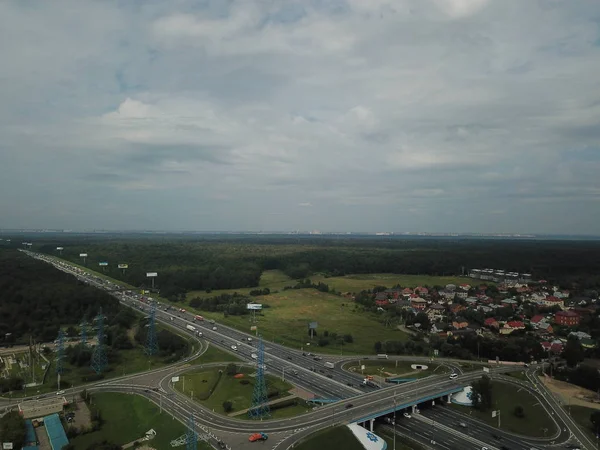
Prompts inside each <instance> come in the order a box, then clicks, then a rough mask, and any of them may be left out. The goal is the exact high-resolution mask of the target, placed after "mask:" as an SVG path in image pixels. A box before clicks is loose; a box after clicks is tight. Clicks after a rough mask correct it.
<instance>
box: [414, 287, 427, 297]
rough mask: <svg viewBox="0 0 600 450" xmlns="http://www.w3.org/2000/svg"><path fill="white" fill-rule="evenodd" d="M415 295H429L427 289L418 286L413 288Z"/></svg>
mask: <svg viewBox="0 0 600 450" xmlns="http://www.w3.org/2000/svg"><path fill="white" fill-rule="evenodd" d="M417 293H418V294H420V295H429V289H427V288H426V287H423V286H419V287H416V288H415V294H417Z"/></svg>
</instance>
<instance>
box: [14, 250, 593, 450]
mask: <svg viewBox="0 0 600 450" xmlns="http://www.w3.org/2000/svg"><path fill="white" fill-rule="evenodd" d="M27 253H28V254H30V255H31V256H34V257H36V258H38V259H41V260H43V261H46V262H49V263H51V264H53V265H54V266H55V267H57V268H58V269H60V270H63V271H65V272H68V273H71V274H73V275H74V276H76V277H77V278H79V279H80V280H84V281H85V282H86V283H89V284H92V285H95V286H97V287H98V288H101V289H104V290H107V291H111V293H113V294H114V295H115V296H117V298H119V300H120V301H121V302H122V303H124V304H126V305H128V306H130V307H134V308H137V309H141V308H146V309H147V305H145V304H143V303H141V302H140V301H139V297H138V296H137V295H127V294H125V293H124V292H122V291H116V290H114V289H115V288H116V287H117V286H116V285H114V284H112V283H109V282H106V281H104V280H101V279H100V278H98V277H94V276H90V275H87V276H84V275H83V274H82V273H81V272H80V271H79V270H78V269H76V268H75V267H72V266H70V265H68V264H67V263H65V262H64V261H62V260H59V259H57V258H52V257H49V256H46V255H39V254H34V253H32V252H27ZM167 306H168V305H165V304H160V305H159V307H158V308H157V315H156V318H157V320H159V321H161V322H163V323H164V324H166V325H168V326H170V327H173V328H176V329H178V330H180V332H181V334H188V335H190V336H194V337H195V338H196V339H199V338H198V336H197V333H194V332H191V331H190V330H188V329H187V328H186V326H188V325H192V326H193V327H195V328H196V331H201V332H202V337H201V339H203V340H206V341H208V342H210V343H212V344H214V345H216V346H217V347H221V348H224V349H226V350H228V351H230V352H232V353H235V354H236V355H237V356H238V357H240V358H241V359H243V360H246V361H247V362H248V363H249V364H252V363H255V361H254V359H253V358H252V354H253V353H256V347H255V344H256V337H255V336H251V335H249V334H246V333H242V332H240V331H238V330H236V329H233V328H230V327H226V326H224V325H222V324H219V323H216V324H213V323H209V322H208V321H196V320H194V314H191V313H189V312H181V311H178V310H176V309H168V310H165V308H167ZM215 327H216V330H214V329H213V328H215ZM248 338H251V339H252V340H251V341H249V340H248ZM199 340H200V339H199ZM232 345H235V346H236V347H237V350H236V351H233V350H231V346H232ZM264 345H265V365H266V370H267V371H268V372H270V373H272V374H273V375H276V376H281V375H282V374H283V371H284V370H285V378H286V380H288V381H290V382H291V383H292V384H294V385H296V386H298V387H300V388H302V389H305V390H307V391H309V392H312V393H314V394H315V395H316V396H317V397H320V398H325V399H339V400H340V401H339V402H336V403H332V404H328V405H325V406H321V407H318V408H315V409H313V410H312V411H311V412H307V413H305V414H303V415H300V416H297V417H293V418H288V419H281V420H266V421H262V422H261V424H260V427H257V424H256V422H251V421H247V420H240V419H235V418H231V417H226V416H222V415H219V414H216V413H214V412H212V411H210V410H208V409H206V408H204V407H203V406H201V405H200V404H198V403H196V402H193V401H191V400H190V399H188V398H186V397H185V396H184V395H183V394H181V393H180V392H179V391H176V390H174V389H173V387H172V385H171V383H170V380H171V377H172V376H175V375H177V374H184V373H185V372H187V371H192V370H194V368H195V367H194V366H190V365H189V364H186V363H187V362H188V361H190V360H191V359H193V358H195V357H196V355H194V356H191V357H189V358H186V360H184V361H182V362H180V363H178V364H175V365H173V366H170V367H167V368H163V369H159V370H154V371H149V372H146V373H143V374H138V375H132V376H127V377H120V378H118V379H114V380H111V381H106V382H101V383H94V384H93V385H90V386H88V390H89V391H91V392H93V391H117V392H129V393H136V394H139V395H143V396H145V397H147V398H149V399H150V400H152V401H153V402H155V403H156V404H157V405H160V406H161V407H162V408H163V409H164V410H165V411H168V412H169V413H170V414H171V415H173V416H174V417H176V418H177V419H179V420H181V421H183V423H185V422H186V420H187V418H188V417H189V415H190V413H191V412H193V413H194V415H195V417H196V422H197V423H199V424H200V425H201V426H203V427H205V428H204V430H205V432H206V431H207V430H209V431H208V432H209V433H210V434H213V435H214V437H215V438H214V439H212V441H211V444H212V445H213V446H216V442H217V440H218V439H217V436H218V437H219V438H220V439H222V440H224V441H225V442H226V443H228V444H229V445H230V446H231V448H236V449H237V448H245V447H247V446H250V447H251V446H252V444H249V443H248V441H247V436H248V434H249V433H252V432H255V431H267V432H268V433H269V435H270V441H269V442H270V443H273V444H274V446H273V447H272V448H282V449H287V448H290V447H291V446H293V444H294V443H295V442H297V441H298V440H300V439H302V438H304V437H305V436H307V435H309V434H311V433H313V432H315V431H317V430H319V429H322V428H325V427H328V426H331V425H333V424H345V423H350V422H354V421H358V420H361V421H362V420H366V419H367V418H370V417H375V416H377V415H379V413H382V412H386V411H388V412H390V413H391V411H393V409H395V408H399V407H401V406H409V405H412V404H415V403H417V402H418V400H420V399H423V398H426V397H431V398H438V397H441V395H442V394H443V393H446V392H449V391H452V390H457V389H458V388H460V387H462V386H466V385H468V384H469V383H470V382H471V381H473V380H475V379H477V378H479V377H480V376H481V374H482V373H481V372H480V371H476V372H468V373H461V370H460V367H459V366H458V365H457V363H456V362H453V361H444V362H443V364H445V365H447V366H448V367H450V368H451V369H452V370H454V371H455V372H456V373H458V374H459V376H458V378H456V379H454V380H450V379H449V378H448V376H447V375H435V376H430V377H427V378H423V379H420V380H416V381H414V382H411V383H405V384H402V385H393V386H390V385H386V384H384V386H383V387H382V388H379V387H377V386H364V385H363V386H361V385H362V377H361V376H360V375H358V374H354V373H350V372H348V371H346V370H343V368H342V365H343V362H344V361H350V360H354V361H356V360H357V359H365V358H368V357H369V356H364V357H362V358H359V357H357V356H353V357H351V358H350V357H348V358H345V359H344V358H340V357H330V356H323V357H322V359H321V360H315V356H314V355H308V354H307V353H304V354H303V352H301V351H298V350H294V349H290V348H287V347H284V346H282V345H279V344H275V343H271V342H265V343H264ZM370 357H371V358H374V356H372V355H371V356H370ZM399 359H402V358H399ZM404 359H410V360H411V361H415V362H417V361H419V362H421V361H427V358H419V357H410V358H408V357H406V358H404ZM325 361H331V362H335V363H336V365H335V367H334V369H326V368H325V367H324V362H325ZM437 362H441V361H440V360H438V361H437ZM312 368H314V371H313V370H311V369H312ZM537 369H538V368H537V367H530V368H529V369H528V370H527V376H528V377H529V380H530V382H531V383H524V382H522V381H519V380H517V379H515V378H512V377H506V376H504V375H502V373H503V372H507V371H509V370H511V368H510V367H508V368H507V367H499V368H492V369H491V372H490V375H491V376H492V377H493V378H495V379H498V380H501V381H503V382H508V383H512V384H514V385H515V389H527V390H528V391H529V392H530V393H531V394H532V395H535V396H536V397H537V398H538V399H539V401H540V403H541V404H542V405H543V406H544V408H545V409H546V410H547V411H548V412H549V413H550V415H551V417H552V418H553V420H554V421H555V423H556V429H555V430H549V432H548V436H547V439H532V438H526V437H519V436H515V435H513V434H510V433H506V432H502V431H498V430H497V429H496V428H493V427H490V426H488V425H485V424H483V423H482V422H479V421H476V420H473V419H471V418H469V417H468V416H465V415H461V414H459V413H456V412H455V411H450V409H449V408H447V407H444V406H442V404H441V403H442V402H441V401H439V400H437V401H436V406H435V407H423V406H420V408H421V411H420V414H413V415H412V417H411V418H405V417H403V416H402V411H399V412H397V414H396V426H395V431H396V432H397V433H399V434H403V435H408V436H410V437H411V438H412V439H413V440H416V441H418V442H419V443H421V444H422V446H424V447H425V448H431V449H446V450H455V449H456V450H461V449H475V448H477V449H481V448H483V447H485V448H488V449H490V450H492V449H502V448H510V449H519V450H520V449H523V450H530V449H532V448H537V449H541V448H565V444H566V443H567V442H569V443H571V444H572V443H573V442H575V441H574V439H575V438H576V439H577V441H578V442H579V443H578V444H577V446H578V448H588V449H590V450H591V449H592V448H595V443H594V442H591V441H590V440H589V439H588V438H587V436H586V435H585V434H583V433H582V432H581V430H579V428H578V427H577V425H576V424H575V423H574V422H573V420H572V419H571V417H570V416H569V415H568V414H567V413H566V411H565V410H564V408H563V407H562V406H561V405H560V404H559V402H558V401H557V400H556V399H555V398H554V396H552V394H550V393H549V392H548V391H547V390H546V388H545V387H544V386H543V384H542V383H539V382H538V380H537V377H536V376H535V371H536V370H537ZM512 370H514V368H513V369H512ZM327 375H329V377H328V376H327ZM150 387H159V389H158V390H157V391H154V390H152V389H149V388H150ZM78 390H81V388H78V389H77V391H78ZM74 391H76V390H75V389H74ZM73 393H74V392H73ZM68 394H71V392H68ZM5 402H6V401H5ZM349 404H351V405H352V407H348V405H349ZM427 405H430V401H428V402H427ZM407 411H408V409H407ZM388 416H391V414H388ZM459 422H462V423H464V424H465V425H466V427H464V428H463V427H460V426H457V424H458V423H459ZM366 426H367V427H368V426H369V425H368V422H367V423H366ZM385 427H387V428H388V430H392V427H391V426H390V425H389V424H388V425H385ZM257 428H260V430H257ZM390 432H391V431H390ZM215 448H217V447H215Z"/></svg>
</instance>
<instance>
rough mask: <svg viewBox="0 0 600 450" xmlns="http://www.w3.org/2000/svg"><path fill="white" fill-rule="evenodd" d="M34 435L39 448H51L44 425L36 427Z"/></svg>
mask: <svg viewBox="0 0 600 450" xmlns="http://www.w3.org/2000/svg"><path fill="white" fill-rule="evenodd" d="M35 436H36V437H37V440H38V442H39V443H40V444H39V445H38V448H39V450H52V447H51V446H50V440H49V439H48V433H46V427H37V428H36V429H35Z"/></svg>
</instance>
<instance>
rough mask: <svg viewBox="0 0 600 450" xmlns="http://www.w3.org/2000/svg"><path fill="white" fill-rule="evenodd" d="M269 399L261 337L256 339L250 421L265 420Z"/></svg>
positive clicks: (268, 411)
mask: <svg viewBox="0 0 600 450" xmlns="http://www.w3.org/2000/svg"><path fill="white" fill-rule="evenodd" d="M268 402H269V397H268V393H267V383H266V381H265V347H264V345H263V340H262V336H260V337H259V339H258V358H257V359H256V377H255V378H254V391H253V392H252V406H251V407H250V409H249V410H248V416H250V418H251V419H255V420H259V419H260V420H262V419H267V418H268V417H269V416H270V415H271V412H270V410H269V404H268Z"/></svg>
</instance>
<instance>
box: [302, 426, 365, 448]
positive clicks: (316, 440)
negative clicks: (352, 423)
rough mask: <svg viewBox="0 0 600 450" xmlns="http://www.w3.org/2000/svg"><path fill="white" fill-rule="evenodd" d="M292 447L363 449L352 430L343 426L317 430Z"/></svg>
mask: <svg viewBox="0 0 600 450" xmlns="http://www.w3.org/2000/svg"><path fill="white" fill-rule="evenodd" d="M294 448H295V449H296V450H315V449H317V448H319V449H320V448H331V449H338V448H339V449H344V450H363V446H362V444H361V443H360V442H358V439H356V438H355V437H354V435H353V434H352V431H350V430H349V429H348V428H347V427H345V426H339V427H335V428H327V429H325V430H322V431H317V432H316V433H314V434H312V435H310V436H309V437H308V439H307V440H305V441H302V442H301V443H300V444H298V445H296V446H295V447H294Z"/></svg>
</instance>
